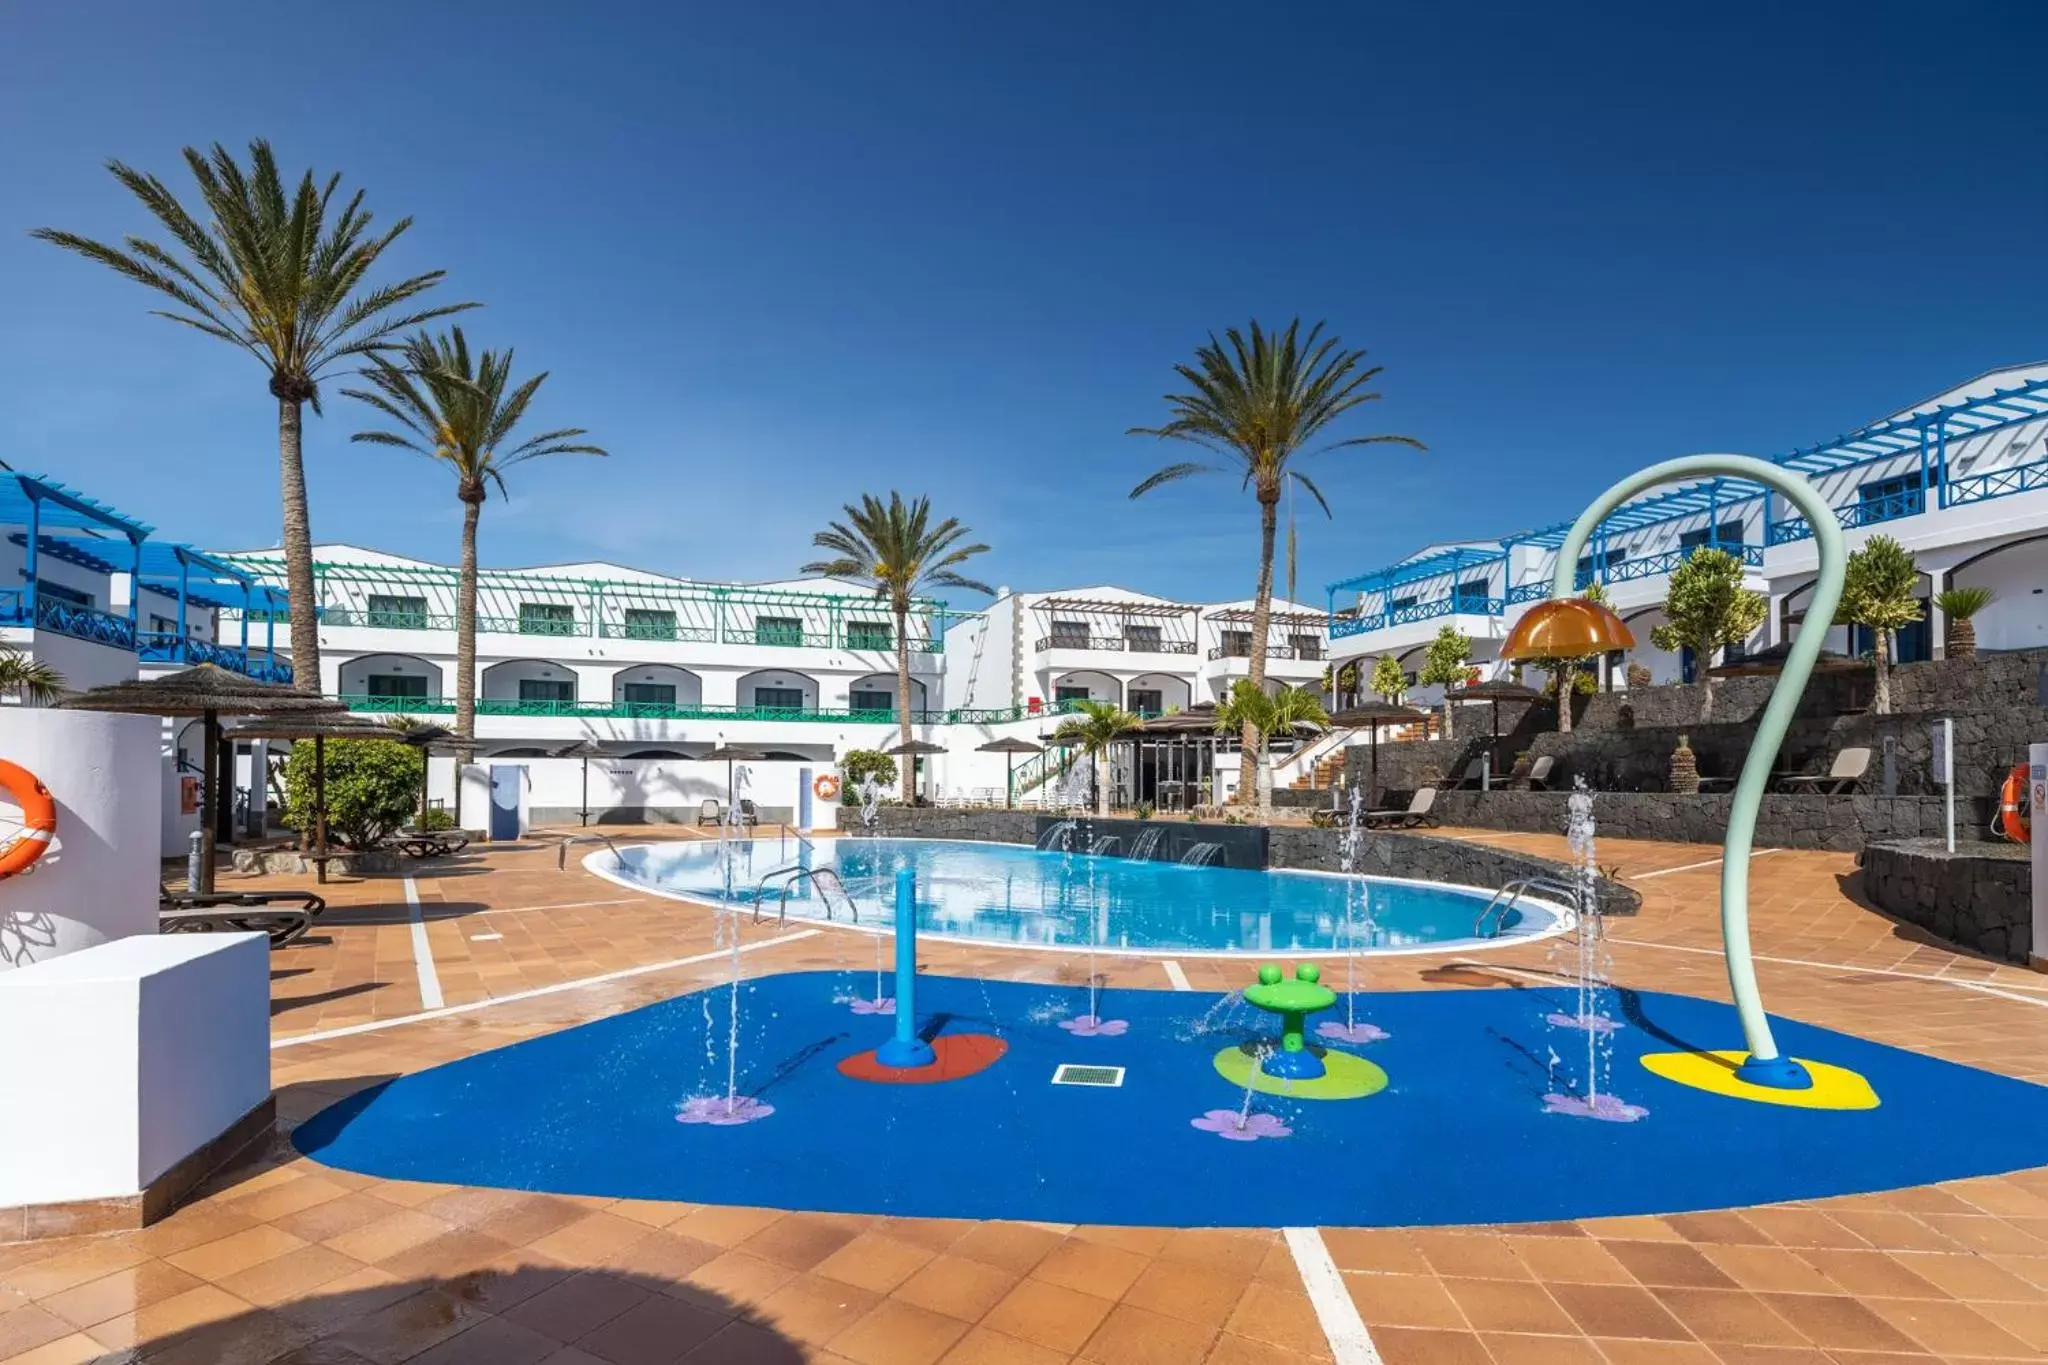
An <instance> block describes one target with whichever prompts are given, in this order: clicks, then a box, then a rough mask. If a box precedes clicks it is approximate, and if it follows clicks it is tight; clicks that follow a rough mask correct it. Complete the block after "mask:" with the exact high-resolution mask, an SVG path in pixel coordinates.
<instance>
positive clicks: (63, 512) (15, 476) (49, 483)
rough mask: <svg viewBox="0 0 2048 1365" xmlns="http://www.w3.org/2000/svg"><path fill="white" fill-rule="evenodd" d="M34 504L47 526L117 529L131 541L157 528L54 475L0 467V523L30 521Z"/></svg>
mask: <svg viewBox="0 0 2048 1365" xmlns="http://www.w3.org/2000/svg"><path fill="white" fill-rule="evenodd" d="M32 504H40V508H41V514H40V517H39V520H40V522H41V525H42V526H43V529H45V530H52V529H55V530H70V531H87V530H94V529H101V530H108V531H114V532H117V533H119V534H120V535H123V536H126V537H127V538H128V539H129V540H131V541H136V540H143V539H146V538H147V537H148V536H149V534H150V533H151V532H152V531H154V530H156V528H155V527H154V526H151V525H150V524H149V523H148V522H146V521H137V520H135V518H133V517H131V516H128V515H126V514H124V513H122V512H118V511H116V510H115V509H113V508H112V507H109V506H108V505H107V504H105V503H103V502H100V501H99V500H98V499H96V498H90V497H87V496H86V495H85V494H83V493H81V492H79V491H78V490H77V489H75V488H67V487H66V486H65V485H63V484H61V483H59V482H57V481H56V480H55V479H49V478H44V477H43V476H42V475H40V474H23V473H19V472H16V471H13V470H8V471H0V524H5V525H11V526H25V525H27V524H28V519H29V509H30V506H31V505H32Z"/></svg>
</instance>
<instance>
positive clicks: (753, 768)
mask: <svg viewBox="0 0 2048 1365" xmlns="http://www.w3.org/2000/svg"><path fill="white" fill-rule="evenodd" d="M518 762H519V763H520V765H521V766H523V767H524V768H525V769H526V771H527V776H528V779H529V780H530V782H531V786H530V787H529V789H528V793H527V802H528V805H529V806H530V807H531V808H532V809H533V810H535V811H543V810H545V811H550V812H560V811H565V810H566V811H572V812H573V811H578V810H581V809H583V808H584V807H583V771H584V765H583V763H582V762H581V761H580V760H578V759H573V758H526V759H520V760H518ZM805 768H808V769H809V770H810V772H811V776H812V777H813V778H814V779H815V778H816V777H818V776H819V775H820V774H823V773H827V772H832V771H834V769H833V765H832V764H831V763H830V762H828V761H824V760H818V761H813V762H808V763H796V762H786V761H778V762H767V763H740V764H735V765H734V768H733V776H734V780H735V783H736V785H737V786H738V789H739V791H738V794H739V795H740V796H741V797H745V798H748V799H751V800H752V801H753V802H754V804H755V805H757V806H762V807H775V808H777V809H781V810H787V811H789V812H790V813H791V815H792V816H794V815H795V813H796V812H797V810H798V807H799V802H798V791H799V785H798V774H799V772H800V771H801V770H802V769H805ZM726 791H727V788H726V765H725V764H723V763H704V762H699V761H696V760H693V759H609V758H606V759H592V760H591V761H590V806H589V809H590V810H591V811H592V812H593V816H595V814H596V813H598V812H602V811H604V810H606V809H608V808H612V807H619V806H626V807H641V806H644V807H653V808H656V809H665V810H671V811H685V812H687V811H692V810H694V809H695V808H696V807H697V806H698V805H699V804H700V803H701V802H703V801H704V800H705V799H706V798H712V799H715V800H717V801H718V802H719V803H720V804H721V805H723V804H724V803H725V800H726ZM832 804H833V803H829V802H825V801H823V800H819V799H817V798H815V797H814V798H813V800H812V810H813V816H814V822H815V823H816V824H818V825H819V826H821V827H826V828H829V827H830V826H831V823H832V811H831V809H830V807H831V806H832ZM575 822H576V817H575V816H574V815H571V816H570V817H569V821H568V823H569V824H570V825H572V826H573V825H574V824H575ZM536 823H542V824H546V825H549V826H550V827H554V828H559V827H561V825H562V821H561V819H560V818H559V816H552V817H550V818H546V819H541V820H537V822H536Z"/></svg>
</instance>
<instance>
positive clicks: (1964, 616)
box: [1934, 588, 1998, 659]
mask: <svg viewBox="0 0 2048 1365" xmlns="http://www.w3.org/2000/svg"><path fill="white" fill-rule="evenodd" d="M1997 600H1998V594H1997V593H1995V592H1993V591H1991V589H1989V588H1950V589H1949V590H1948V591H1946V592H1944V593H1941V594H1940V595H1939V596H1937V597H1936V598H1935V599H1934V605H1935V607H1936V608H1937V609H1939V610H1940V612H1941V615H1942V619H1943V620H1945V621H1946V622H1948V629H1947V631H1946V632H1945V634H1946V635H1947V637H1948V638H1947V639H1946V640H1944V641H1943V642H1942V651H1941V652H1942V654H1943V655H1945V656H1946V657H1948V658H1951V659H1974V658H1976V657H1977V621H1976V616H1977V613H1979V612H1981V611H1983V610H1984V608H1986V607H1988V606H1990V605H1991V604H1992V603H1993V602H1996V601H1997Z"/></svg>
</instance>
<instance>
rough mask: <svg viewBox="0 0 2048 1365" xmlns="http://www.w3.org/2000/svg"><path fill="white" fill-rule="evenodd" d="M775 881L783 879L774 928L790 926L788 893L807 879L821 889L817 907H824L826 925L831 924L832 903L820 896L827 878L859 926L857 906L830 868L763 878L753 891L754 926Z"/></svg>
mask: <svg viewBox="0 0 2048 1365" xmlns="http://www.w3.org/2000/svg"><path fill="white" fill-rule="evenodd" d="M777 877H781V878H782V879H783V882H782V898H781V900H780V901H779V902H778V903H777V905H776V910H775V923H776V925H777V927H780V926H782V925H785V924H787V923H789V895H790V892H792V891H793V890H795V889H796V887H797V886H798V885H799V884H800V883H802V882H803V880H804V879H805V878H807V877H808V878H809V879H810V881H811V884H812V885H813V886H817V887H819V888H820V893H819V896H818V903H819V904H820V905H823V906H824V907H825V922H826V923H827V924H830V923H831V922H832V900H831V898H830V897H829V896H826V895H824V894H823V890H822V888H823V886H824V883H823V881H822V879H823V878H826V877H830V878H831V879H832V885H834V886H836V887H838V888H839V894H840V896H841V897H843V898H844V899H845V901H846V909H847V912H848V913H849V914H851V915H852V916H853V922H854V923H855V924H859V923H860V904H859V902H857V901H855V900H854V898H853V895H852V893H851V892H849V891H848V890H847V889H846V883H845V882H843V881H841V880H839V874H838V873H837V872H835V871H833V870H832V869H831V868H829V867H778V868H776V869H775V870H774V871H773V872H770V873H768V874H767V875H766V876H764V877H762V878H761V882H760V885H758V886H756V887H755V888H754V919H753V922H754V923H755V924H759V923H760V922H761V900H762V898H763V897H764V896H766V895H767V894H768V883H770V882H772V881H774V880H775V879H776V878H777Z"/></svg>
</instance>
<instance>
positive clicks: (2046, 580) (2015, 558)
mask: <svg viewBox="0 0 2048 1365" xmlns="http://www.w3.org/2000/svg"><path fill="white" fill-rule="evenodd" d="M1949 586H1950V587H1952V588H1990V589H1991V590H1992V591H1993V592H1995V593H1997V594H1998V600H1997V601H1995V602H1993V603H1992V604H1991V605H1990V606H1988V607H1986V608H1985V609H1984V610H1983V611H1981V612H1979V613H1978V614H1977V616H1976V624H1977V648H1979V649H2039V648H2041V647H2043V646H2044V645H2048V540H2036V541H2032V542H2029V543H2027V544H2024V545H2016V546H2014V547H2013V548H2012V549H2010V550H2006V551H2003V552H2002V553H1999V554H1994V555H1991V556H1989V557H1988V558H1985V559H1981V560H1979V561H1977V562H1976V563H1975V564H1972V565H1970V566H1969V567H1968V568H1965V569H1963V570H1962V571H1960V572H1959V573H1956V574H1955V575H1953V576H1952V577H1951V578H1950V580H1949Z"/></svg>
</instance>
